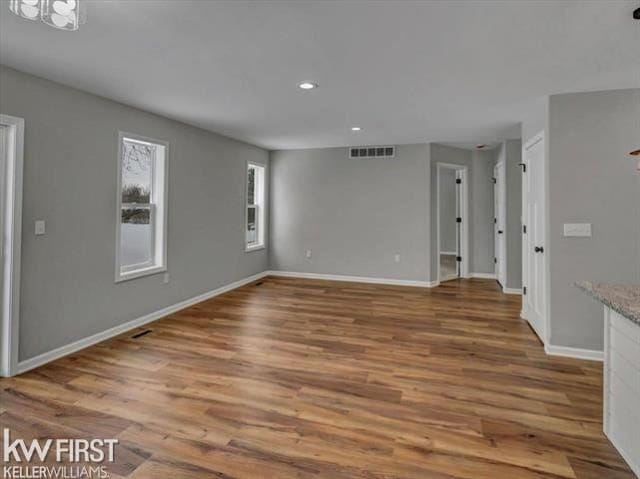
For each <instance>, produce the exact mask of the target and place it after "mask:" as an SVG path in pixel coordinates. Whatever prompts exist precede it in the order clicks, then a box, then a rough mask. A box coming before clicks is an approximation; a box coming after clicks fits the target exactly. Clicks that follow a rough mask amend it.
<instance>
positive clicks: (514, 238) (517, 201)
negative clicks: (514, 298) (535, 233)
mask: <svg viewBox="0 0 640 479" xmlns="http://www.w3.org/2000/svg"><path fill="white" fill-rule="evenodd" d="M532 135H535V133H532ZM499 161H504V163H505V189H506V209H507V211H506V215H507V224H506V235H507V238H506V243H507V278H506V284H505V286H506V287H507V288H509V289H521V288H522V168H521V167H520V163H521V162H522V142H521V141H520V140H507V141H504V142H502V143H501V144H500V145H499V147H498V149H497V156H496V162H499Z"/></svg>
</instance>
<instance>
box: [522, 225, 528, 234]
mask: <svg viewBox="0 0 640 479" xmlns="http://www.w3.org/2000/svg"><path fill="white" fill-rule="evenodd" d="M522 232H523V233H524V234H527V225H522Z"/></svg>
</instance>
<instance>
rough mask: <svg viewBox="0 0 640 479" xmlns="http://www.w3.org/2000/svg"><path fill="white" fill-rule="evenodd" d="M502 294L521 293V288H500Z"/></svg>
mask: <svg viewBox="0 0 640 479" xmlns="http://www.w3.org/2000/svg"><path fill="white" fill-rule="evenodd" d="M502 292H503V293H504V294H522V288H502Z"/></svg>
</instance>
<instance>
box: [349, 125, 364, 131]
mask: <svg viewBox="0 0 640 479" xmlns="http://www.w3.org/2000/svg"><path fill="white" fill-rule="evenodd" d="M351 131H362V128H360V127H359V126H352V127H351Z"/></svg>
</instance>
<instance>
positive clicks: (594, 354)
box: [544, 344, 604, 361]
mask: <svg viewBox="0 0 640 479" xmlns="http://www.w3.org/2000/svg"><path fill="white" fill-rule="evenodd" d="M544 352H545V353H547V354H549V355H550V356H564V357H567V358H576V359H587V360H590V361H603V360H604V352H603V351H597V350H594V349H582V348H572V347H570V346H555V345H553V344H546V345H545V346H544Z"/></svg>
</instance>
